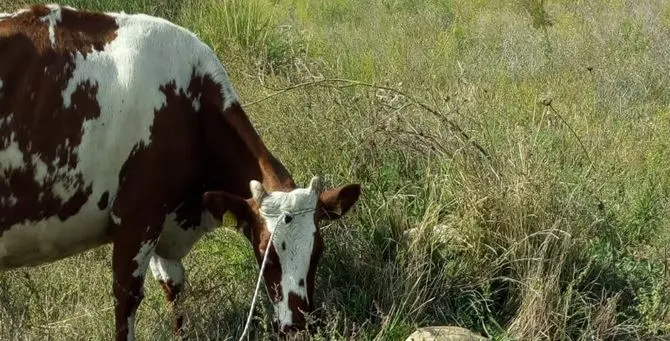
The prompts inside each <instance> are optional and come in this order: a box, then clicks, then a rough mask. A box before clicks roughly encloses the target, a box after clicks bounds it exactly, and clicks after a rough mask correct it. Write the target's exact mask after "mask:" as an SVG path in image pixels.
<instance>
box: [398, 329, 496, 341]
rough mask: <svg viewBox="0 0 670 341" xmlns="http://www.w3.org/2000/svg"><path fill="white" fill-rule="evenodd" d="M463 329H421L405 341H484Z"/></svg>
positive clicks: (483, 338) (482, 338)
mask: <svg viewBox="0 0 670 341" xmlns="http://www.w3.org/2000/svg"><path fill="white" fill-rule="evenodd" d="M485 340H488V339H487V338H485V337H482V336H480V335H477V334H475V333H473V332H471V331H469V330H467V329H465V328H461V327H455V326H439V327H437V326H435V327H423V328H419V329H418V330H417V331H415V332H414V333H412V335H410V336H409V337H407V339H405V341H485Z"/></svg>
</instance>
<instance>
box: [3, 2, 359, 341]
mask: <svg viewBox="0 0 670 341" xmlns="http://www.w3.org/2000/svg"><path fill="white" fill-rule="evenodd" d="M323 187H324V186H323V184H322V182H321V180H320V178H319V177H318V176H315V177H313V178H312V180H311V181H310V183H309V185H308V186H306V187H298V186H297V185H296V183H295V181H294V180H293V178H292V176H291V174H290V173H289V172H288V170H287V169H286V167H285V166H284V165H283V164H282V163H281V161H280V160H279V159H278V158H277V157H275V156H274V155H273V154H272V153H271V152H270V151H269V150H268V148H267V147H266V145H265V144H264V142H263V141H262V140H261V138H260V136H259V134H258V133H257V131H256V130H255V128H254V127H253V125H252V123H251V121H250V119H249V117H248V116H247V115H246V113H245V111H244V110H243V108H242V106H241V104H240V101H239V98H238V96H237V95H236V92H235V90H234V89H233V86H232V85H231V82H230V79H229V77H228V74H227V72H226V69H225V67H224V66H223V64H222V62H221V61H220V60H219V59H218V58H217V56H216V54H215V52H214V51H213V50H212V49H211V48H210V47H209V46H208V45H206V44H205V43H204V42H202V41H201V40H200V39H199V38H198V37H197V36H196V35H195V34H194V33H192V32H191V31H189V30H187V29H185V28H183V27H180V26H178V25H176V24H174V23H171V22H169V21H167V20H165V19H162V18H158V17H154V16H149V15H145V14H126V13H122V12H121V13H112V12H94V11H83V10H81V11H79V10H76V9H74V8H71V7H65V6H59V5H54V4H49V5H33V6H31V7H27V8H24V9H22V10H19V11H17V12H13V13H5V14H2V15H1V16H0V269H2V270H11V269H16V268H20V267H31V266H36V265H39V264H46V263H49V262H54V261H57V260H60V259H63V258H66V257H70V256H73V255H76V254H80V253H82V252H84V251H87V250H91V249H93V248H96V247H100V246H102V245H106V244H110V243H111V245H112V255H111V258H112V273H113V283H112V284H111V285H112V288H113V290H112V291H113V294H114V300H115V338H116V340H133V339H134V325H135V314H136V311H137V308H138V305H139V304H140V302H141V301H142V297H143V286H144V278H145V275H146V272H147V269H149V268H151V272H152V274H153V276H154V277H155V279H156V280H158V281H159V282H160V285H161V287H162V288H163V290H164V291H165V296H166V298H167V301H168V302H169V303H170V305H171V306H172V307H173V308H174V309H173V310H174V312H173V313H172V314H173V316H172V319H173V328H174V332H175V333H176V334H177V335H179V334H180V333H183V329H182V325H183V316H182V315H181V314H180V313H178V312H177V311H178V309H177V308H176V306H175V305H176V304H177V303H178V302H179V299H180V292H181V290H182V288H183V286H184V281H185V271H184V267H183V265H182V259H183V258H184V257H185V256H186V255H187V254H188V252H189V251H190V250H191V249H192V248H193V246H194V244H195V243H196V242H197V241H198V240H199V239H200V238H201V236H202V235H203V234H204V233H206V232H208V231H211V230H212V229H214V228H216V227H218V226H220V225H221V221H222V217H223V216H224V215H226V214H232V215H233V216H234V217H235V218H236V221H237V228H238V229H239V231H240V232H241V233H243V234H244V236H246V238H247V239H248V241H249V243H250V245H251V247H252V249H253V252H254V255H255V258H256V261H257V262H259V264H260V262H261V260H262V259H263V258H264V257H265V256H267V264H266V266H265V270H264V271H263V273H262V276H263V281H264V284H265V287H266V289H267V290H266V292H267V295H268V298H269V300H270V301H271V303H272V305H273V307H274V318H275V323H274V324H275V325H276V328H277V329H278V331H279V332H280V333H290V332H293V331H296V330H304V329H305V315H304V314H306V313H310V312H312V311H313V308H314V300H313V296H314V287H315V277H316V269H317V264H318V262H319V259H320V258H321V255H322V252H323V249H324V241H323V238H322V236H321V232H320V228H319V225H320V223H321V222H322V221H324V220H335V219H338V218H340V217H342V216H343V215H344V214H345V213H347V212H348V211H349V210H350V208H351V207H352V206H353V205H354V204H355V203H356V202H357V200H358V199H359V196H360V194H361V186H360V185H359V184H355V183H354V184H348V185H343V186H339V187H331V188H328V189H326V188H323ZM271 233H272V234H273V236H272V242H271V241H270V238H269V237H270V235H271ZM268 243H271V244H270V246H269V249H268V251H267V253H268V254H267V255H265V250H266V246H268Z"/></svg>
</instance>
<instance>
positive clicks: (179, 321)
mask: <svg viewBox="0 0 670 341" xmlns="http://www.w3.org/2000/svg"><path fill="white" fill-rule="evenodd" d="M151 272H152V273H153V275H154V278H155V279H156V280H158V282H159V283H160V285H161V287H162V288H163V291H164V292H165V298H166V299H167V301H168V304H169V306H170V309H171V310H172V314H173V323H172V331H173V332H174V335H175V336H182V332H183V331H182V326H183V323H184V317H183V315H182V314H181V312H180V311H179V306H178V303H179V297H180V293H181V290H182V289H183V287H184V265H183V264H182V263H181V260H170V259H166V258H163V257H160V256H158V255H154V256H153V257H151Z"/></svg>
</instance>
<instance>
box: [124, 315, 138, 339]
mask: <svg viewBox="0 0 670 341" xmlns="http://www.w3.org/2000/svg"><path fill="white" fill-rule="evenodd" d="M136 315H137V310H134V311H133V312H132V313H131V314H130V316H128V322H127V323H128V336H127V337H126V341H134V340H135V316H136Z"/></svg>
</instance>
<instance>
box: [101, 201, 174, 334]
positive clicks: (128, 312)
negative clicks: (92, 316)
mask: <svg viewBox="0 0 670 341" xmlns="http://www.w3.org/2000/svg"><path fill="white" fill-rule="evenodd" d="M161 218H162V216H161V214H155V215H154V216H149V215H146V214H142V213H140V215H134V214H122V215H118V216H115V217H113V219H112V220H116V222H115V225H118V226H116V230H115V235H114V250H113V255H112V267H113V278H114V286H113V288H114V290H113V291H114V298H115V317H116V340H117V341H131V340H134V339H135V313H136V312H137V308H138V306H139V305H140V302H141V301H142V298H143V297H144V277H145V275H146V272H147V268H148V267H149V263H150V260H151V257H152V256H153V254H154V248H155V247H156V242H157V241H158V237H159V235H160V233H161V230H162V226H163V221H162V219H161Z"/></svg>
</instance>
